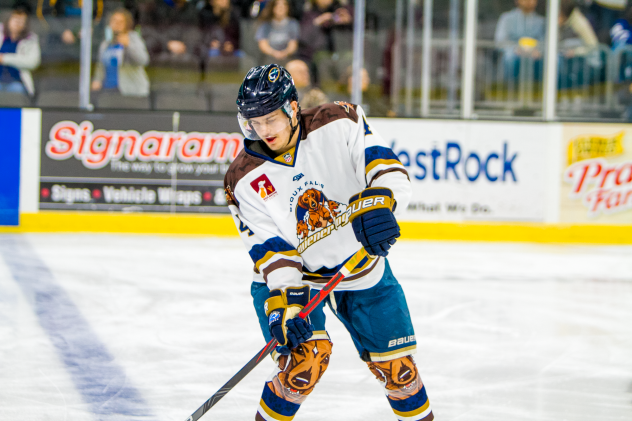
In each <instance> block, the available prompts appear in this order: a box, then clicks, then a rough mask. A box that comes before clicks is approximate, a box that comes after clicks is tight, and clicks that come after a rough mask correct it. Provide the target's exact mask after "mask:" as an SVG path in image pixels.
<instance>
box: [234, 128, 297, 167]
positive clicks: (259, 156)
mask: <svg viewBox="0 0 632 421" xmlns="http://www.w3.org/2000/svg"><path fill="white" fill-rule="evenodd" d="M298 126H299V127H298V140H297V141H296V146H295V147H294V160H293V161H292V164H291V165H290V164H288V163H285V162H281V161H277V160H276V159H274V158H270V157H269V156H267V155H264V154H260V153H258V152H255V151H253V150H252V149H250V148H249V147H248V143H247V142H244V150H245V151H246V153H247V154H249V155H252V156H256V157H257V158H261V159H263V160H266V161H268V162H272V163H273V164H277V165H283V166H284V167H292V168H293V167H294V166H295V165H296V161H297V159H298V147H299V145H300V144H301V135H302V131H303V127H302V126H301V124H300V122H299V125H298ZM246 140H248V141H250V142H259V141H258V140H251V139H246Z"/></svg>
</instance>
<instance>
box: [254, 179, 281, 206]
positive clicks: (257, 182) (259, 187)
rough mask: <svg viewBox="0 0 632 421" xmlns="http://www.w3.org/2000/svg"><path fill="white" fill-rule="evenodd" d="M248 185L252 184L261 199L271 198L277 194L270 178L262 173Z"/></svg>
mask: <svg viewBox="0 0 632 421" xmlns="http://www.w3.org/2000/svg"><path fill="white" fill-rule="evenodd" d="M250 185H251V186H252V188H253V190H254V191H256V192H257V193H258V194H259V196H261V198H262V199H263V200H268V199H271V198H273V197H274V196H276V195H277V194H278V193H277V191H276V189H275V188H274V186H273V185H272V183H271V182H270V179H269V178H268V176H267V175H265V174H262V175H260V176H259V177H257V178H255V179H254V180H253V181H252V182H251V183H250Z"/></svg>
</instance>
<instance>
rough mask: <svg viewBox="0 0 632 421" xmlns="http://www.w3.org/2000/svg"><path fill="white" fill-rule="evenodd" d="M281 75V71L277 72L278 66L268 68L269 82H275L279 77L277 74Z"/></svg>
mask: <svg viewBox="0 0 632 421" xmlns="http://www.w3.org/2000/svg"><path fill="white" fill-rule="evenodd" d="M280 75H281V72H279V68H278V67H273V68H272V69H271V70H270V73H268V80H269V81H270V82H273V83H274V82H276V81H277V80H278V79H279V76H280Z"/></svg>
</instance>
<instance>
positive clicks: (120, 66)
mask: <svg viewBox="0 0 632 421" xmlns="http://www.w3.org/2000/svg"><path fill="white" fill-rule="evenodd" d="M133 25H134V20H133V17H132V14H131V13H130V12H129V11H128V10H126V9H118V10H116V11H115V12H114V13H113V14H112V16H111V17H110V21H109V25H108V27H107V29H106V36H105V40H104V41H103V42H102V43H101V46H100V47H99V61H98V63H97V65H96V69H95V72H94V78H93V80H92V90H93V91H101V90H115V91H118V92H120V93H121V95H125V96H140V97H146V96H148V95H149V78H148V77H147V72H145V66H146V65H147V64H149V54H148V53H147V48H146V46H145V43H144V41H143V39H142V38H141V36H140V35H139V34H138V33H137V32H135V31H133V30H132V28H133Z"/></svg>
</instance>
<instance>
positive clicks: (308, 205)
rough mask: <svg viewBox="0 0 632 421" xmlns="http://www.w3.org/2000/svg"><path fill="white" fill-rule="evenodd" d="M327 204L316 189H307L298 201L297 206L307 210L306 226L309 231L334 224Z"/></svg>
mask: <svg viewBox="0 0 632 421" xmlns="http://www.w3.org/2000/svg"><path fill="white" fill-rule="evenodd" d="M325 203H327V206H326V205H325ZM328 204H329V201H328V200H325V199H324V195H323V193H322V192H321V191H320V190H316V189H308V190H307V191H306V192H305V193H303V194H302V195H301V197H300V198H299V199H298V206H299V207H301V208H303V209H306V210H307V213H308V218H307V225H308V227H309V230H310V231H314V230H316V228H325V227H326V226H327V225H329V224H333V223H334V220H333V218H332V217H331V212H330V211H329V205H328Z"/></svg>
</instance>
